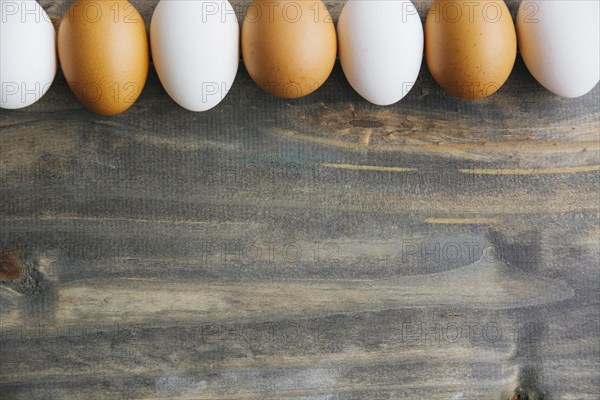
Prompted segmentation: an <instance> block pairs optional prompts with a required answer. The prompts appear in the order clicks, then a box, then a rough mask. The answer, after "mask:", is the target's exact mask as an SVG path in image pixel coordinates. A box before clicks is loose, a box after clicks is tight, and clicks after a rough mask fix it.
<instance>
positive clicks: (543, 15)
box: [517, 0, 600, 97]
mask: <svg viewBox="0 0 600 400" xmlns="http://www.w3.org/2000/svg"><path fill="white" fill-rule="evenodd" d="M599 5H600V1H599V0H570V1H566V0H552V1H547V0H542V1H539V0H537V1H532V0H524V1H523V2H522V3H521V5H520V7H519V13H518V15H517V36H518V41H519V49H520V51H521V56H522V57H523V60H525V64H526V65H527V68H528V69H529V71H530V72H531V74H532V75H533V76H534V77H535V79H537V81H538V82H539V83H541V84H542V85H543V86H544V87H546V89H548V90H550V91H551V92H553V93H555V94H557V95H559V96H563V97H579V96H582V95H584V94H586V93H588V92H589V91H590V90H592V89H593V88H594V86H596V84H597V83H598V80H599V79H600V7H599Z"/></svg>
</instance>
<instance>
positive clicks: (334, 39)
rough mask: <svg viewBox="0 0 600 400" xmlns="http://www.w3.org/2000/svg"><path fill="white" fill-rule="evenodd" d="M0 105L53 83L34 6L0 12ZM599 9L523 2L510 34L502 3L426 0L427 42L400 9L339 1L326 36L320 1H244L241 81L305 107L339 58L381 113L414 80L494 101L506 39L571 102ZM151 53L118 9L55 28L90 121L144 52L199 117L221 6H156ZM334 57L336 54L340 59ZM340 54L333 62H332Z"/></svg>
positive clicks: (215, 88) (70, 17)
mask: <svg viewBox="0 0 600 400" xmlns="http://www.w3.org/2000/svg"><path fill="white" fill-rule="evenodd" d="M0 2H1V12H2V20H1V23H2V31H1V40H2V43H1V46H2V47H1V52H2V53H1V69H0V73H1V81H2V89H1V91H2V92H1V96H2V100H1V106H2V107H3V108H21V107H25V106H28V105H30V104H32V103H33V102H35V101H36V100H38V99H39V98H40V97H41V96H42V95H43V94H44V93H45V92H46V91H47V90H48V88H49V86H50V84H51V83H52V80H53V79H54V75H55V73H56V55H55V54H56V53H55V32H54V28H53V25H52V23H51V21H50V19H49V18H48V17H47V15H46V14H45V12H44V10H43V9H42V8H41V7H40V6H39V5H38V4H37V2H35V1H34V0H22V1H20V2H15V1H9V0H0ZM599 4H600V1H599V0H592V1H590V0H581V1H578V0H574V1H556V0H554V1H544V0H523V2H522V3H521V5H520V8H519V14H518V16H517V31H518V35H517V32H516V31H515V26H514V24H513V20H512V17H511V15H510V13H509V10H508V8H507V7H506V5H505V3H504V1H502V0H483V1H477V2H473V1H471V0H435V1H434V2H433V4H432V6H431V8H430V10H429V12H428V16H427V19H426V23H425V30H424V31H425V32H423V26H422V24H421V20H420V17H419V14H418V13H417V10H416V8H415V6H414V5H413V3H411V2H410V1H409V0H393V1H390V0H382V1H378V0H371V1H365V0H349V1H348V2H347V3H346V4H345V6H344V8H343V9H342V12H341V14H340V17H339V21H338V25H337V33H336V29H335V27H334V24H333V22H332V19H331V16H330V14H329V12H328V10H327V8H326V7H325V5H324V4H323V3H322V2H321V1H320V0H278V1H273V0H254V2H253V3H252V4H251V5H250V6H249V7H248V10H247V14H246V18H245V20H244V23H243V25H242V32H241V52H242V57H243V60H244V63H245V66H246V68H247V70H248V73H249V74H250V76H251V78H252V79H253V80H254V81H255V82H256V83H257V84H258V85H259V86H260V87H261V88H262V89H264V90H265V91H267V92H269V93H271V94H273V95H275V96H279V97H283V98H296V97H301V96H305V95H308V94H309V93H311V92H313V91H314V90H316V89H317V88H319V87H320V86H321V85H322V84H323V83H324V82H325V80H326V79H327V78H328V76H329V74H330V73H331V70H332V68H333V66H334V63H335V60H336V57H337V55H338V53H339V59H340V63H341V65H342V69H343V71H344V74H345V75H346V77H347V79H348V81H349V83H350V85H351V86H352V87H353V88H354V89H355V90H356V91H357V92H358V93H359V94H360V95H361V96H362V97H364V98H365V99H367V100H368V101H370V102H371V103H374V104H378V105H388V104H393V103H395V102H397V101H399V100H400V99H402V98H403V97H404V96H405V95H406V94H407V93H408V91H409V90H410V88H411V87H412V85H413V84H414V82H415V80H416V79H417V76H418V74H419V71H420V68H421V62H422V59H423V50H424V49H425V52H424V53H425V59H426V62H427V65H428V67H429V70H430V71H431V74H432V75H433V77H434V79H435V80H436V81H437V82H438V83H439V84H440V85H441V86H442V87H443V88H444V89H445V90H446V91H448V92H450V93H452V94H454V95H457V96H459V97H463V98H468V99H478V98H482V97H486V96H489V95H491V94H493V93H494V92H495V91H497V90H498V89H499V88H500V87H501V86H502V85H503V84H504V82H505V81H506V80H507V79H508V76H509V74H510V72H511V70H512V68H513V65H514V63H515V58H516V53H517V36H518V43H519V47H520V51H521V54H522V56H523V59H524V60H525V63H526V65H527V67H528V68H529V70H530V71H531V73H532V74H533V75H534V77H535V78H536V79H537V80H538V81H539V82H540V83H541V84H542V85H543V86H545V87H546V88H548V89H549V90H551V91H552V92H554V93H556V94H558V95H561V96H564V97H578V96H581V95H583V94H585V93H587V92H588V91H590V90H591V89H592V88H593V87H594V86H595V85H596V84H597V82H598V80H599V74H600V72H599V71H600V65H599V62H600V61H599V60H600V55H599V48H600V45H599V40H600V39H599V37H600V30H599V19H600V17H599V15H600V11H599ZM150 26H151V28H150V44H151V45H150V46H149V44H148V37H147V32H146V28H145V25H144V22H143V20H142V17H141V16H140V14H139V13H138V12H137V10H136V9H135V8H134V7H133V6H132V5H131V3H129V2H128V1H126V0H111V1H102V0H99V1H98V0H76V2H75V3H73V5H72V6H71V7H70V8H69V9H68V11H67V13H66V14H65V15H64V16H63V18H62V20H61V22H60V27H59V30H58V40H57V42H58V56H59V60H60V64H61V68H62V70H63V73H64V76H65V78H66V80H67V82H68V84H69V86H70V88H71V90H72V91H73V93H74V94H75V96H76V97H77V99H78V100H80V101H81V102H82V103H83V104H84V105H86V106H87V107H88V108H89V109H90V110H92V111H94V112H96V113H99V114H103V115H114V114H118V113H121V112H123V111H125V110H127V109H128V108H129V107H130V106H131V105H132V104H133V103H134V102H135V101H136V100H137V98H138V97H139V95H140V93H141V91H142V89H143V87H144V84H145V82H146V78H147V74H148V66H149V58H150V52H151V53H152V56H153V62H154V66H155V68H156V71H157V73H158V76H159V78H160V80H161V82H162V84H163V86H164V88H165V90H166V91H167V93H168V94H169V95H170V96H171V97H172V98H173V100H175V101H176V102H177V103H178V104H179V105H181V106H182V107H184V108H186V109H189V110H192V111H205V110H208V109H210V108H212V107H214V106H216V105H217V104H218V103H219V102H220V101H221V100H222V99H223V97H225V95H226V94H227V92H228V91H229V89H230V88H231V86H232V84H233V81H234V79H235V76H236V73H237V70H238V65H239V59H240V54H239V53H240V32H239V24H238V21H237V18H236V14H235V11H234V10H233V8H232V6H231V4H230V3H229V2H228V1H227V0H161V1H160V2H159V3H158V5H157V7H156V9H155V11H154V14H153V17H152V21H151V25H150ZM338 48H339V49H338ZM338 50H339V51H338Z"/></svg>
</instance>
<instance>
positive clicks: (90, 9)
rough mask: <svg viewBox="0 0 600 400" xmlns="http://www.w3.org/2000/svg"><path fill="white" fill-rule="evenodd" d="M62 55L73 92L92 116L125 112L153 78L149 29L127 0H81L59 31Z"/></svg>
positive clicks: (65, 17)
mask: <svg viewBox="0 0 600 400" xmlns="http://www.w3.org/2000/svg"><path fill="white" fill-rule="evenodd" d="M58 55H59V58H60V64H61V68H62V71H63V73H64V75H65V78H66V80H67V82H68V84H69V87H70V88H71V90H72V91H73V93H74V94H75V97H77V99H78V100H79V101H80V102H82V103H83V104H84V105H85V106H86V107H87V108H89V109H90V110H91V111H93V112H96V113H98V114H101V115H115V114H119V113H122V112H123V111H125V110H127V109H128V108H129V107H131V106H132V105H133V103H134V102H135V101H136V100H137V98H138V97H139V95H140V94H141V92H142V89H143V88H144V85H145V83H146V78H147V76H148V64H149V49H148V36H147V34H146V27H145V25H144V21H143V20H142V17H141V15H140V14H139V13H138V12H137V10H136V9H135V8H134V7H133V5H131V3H129V2H128V1H124V0H110V1H97V0H77V1H76V2H75V3H73V5H72V6H71V7H70V8H69V10H68V11H67V13H66V14H65V15H64V16H63V18H62V20H61V23H60V28H59V30H58Z"/></svg>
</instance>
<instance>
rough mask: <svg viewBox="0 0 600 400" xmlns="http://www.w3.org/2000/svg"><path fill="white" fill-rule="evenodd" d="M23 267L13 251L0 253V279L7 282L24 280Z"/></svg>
mask: <svg viewBox="0 0 600 400" xmlns="http://www.w3.org/2000/svg"><path fill="white" fill-rule="evenodd" d="M25 276H26V270H25V266H24V265H23V263H22V262H21V260H20V259H19V256H18V254H17V253H16V252H15V251H14V250H3V251H2V253H0V279H2V280H3V281H9V282H19V281H22V280H23V279H25Z"/></svg>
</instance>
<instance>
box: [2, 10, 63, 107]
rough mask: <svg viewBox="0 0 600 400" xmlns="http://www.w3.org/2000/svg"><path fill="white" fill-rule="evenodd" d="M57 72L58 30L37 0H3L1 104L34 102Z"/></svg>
mask: <svg viewBox="0 0 600 400" xmlns="http://www.w3.org/2000/svg"><path fill="white" fill-rule="evenodd" d="M55 76H56V34H55V32H54V26H53V25H52V21H51V20H50V17H48V14H46V11H44V9H43V8H42V7H41V6H40V5H39V4H38V3H37V2H36V1H35V0H20V1H13V0H0V83H1V85H2V86H1V87H0V97H1V98H0V107H2V108H6V109H17V108H23V107H27V106H30V105H32V104H33V103H35V102H36V101H38V100H39V99H40V98H41V97H42V96H43V95H44V94H45V93H46V92H47V91H48V89H49V88H50V85H52V81H53V80H54V77H55Z"/></svg>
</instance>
